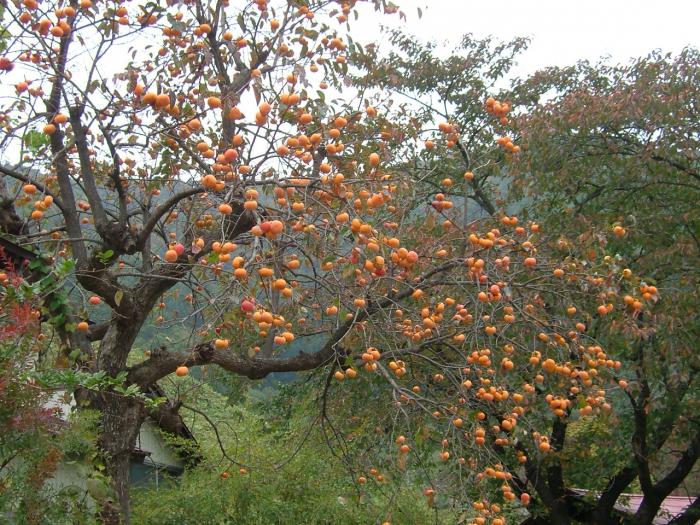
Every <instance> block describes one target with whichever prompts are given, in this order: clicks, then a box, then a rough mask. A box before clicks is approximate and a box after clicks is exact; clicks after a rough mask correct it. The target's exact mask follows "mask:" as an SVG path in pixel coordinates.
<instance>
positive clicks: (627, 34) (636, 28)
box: [354, 0, 700, 75]
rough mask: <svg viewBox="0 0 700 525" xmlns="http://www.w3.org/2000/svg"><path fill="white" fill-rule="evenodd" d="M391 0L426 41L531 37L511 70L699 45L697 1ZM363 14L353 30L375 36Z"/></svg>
mask: <svg viewBox="0 0 700 525" xmlns="http://www.w3.org/2000/svg"><path fill="white" fill-rule="evenodd" d="M394 1H395V3H397V4H398V5H399V6H400V7H401V9H402V10H403V11H404V12H405V13H406V16H407V18H408V20H407V22H406V23H405V24H404V23H402V24H401V25H403V26H404V28H405V29H406V30H407V31H408V32H409V33H413V34H416V35H420V36H421V37H422V38H424V39H426V40H428V39H431V40H437V41H438V42H440V41H444V40H449V41H453V42H454V41H456V40H457V39H458V38H459V37H460V35H462V34H464V33H469V32H471V33H473V34H475V35H476V36H487V35H494V36H496V37H498V38H499V39H502V40H507V39H510V38H512V37H515V36H529V37H531V38H532V44H531V46H530V48H529V50H528V51H527V52H526V53H525V54H524V55H523V56H522V57H521V58H520V60H519V67H518V70H517V74H518V75H523V74H528V73H531V72H533V71H535V70H536V69H539V68H541V67H544V66H549V65H559V66H562V65H568V64H572V63H574V62H576V61H577V60H579V59H583V58H586V59H590V60H593V61H595V60H596V59H598V58H600V57H601V56H605V55H610V56H611V58H612V59H613V60H614V61H616V62H627V61H628V60H629V59H630V58H631V57H638V56H642V55H646V54H648V53H649V52H650V51H651V50H653V49H657V48H658V49H662V50H663V51H670V52H674V53H675V52H678V51H680V50H681V49H682V48H683V47H685V46H687V45H693V46H695V47H700V29H698V21H700V0H665V1H659V0H498V1H497V2H485V1H483V0H479V1H475V0H394ZM418 7H420V8H421V9H422V10H423V18H422V19H419V18H418V16H417V8H418ZM377 18H378V17H374V19H375V20H377ZM387 18H391V19H393V21H394V23H396V22H398V18H397V17H382V22H385V21H386V19H387ZM368 21H369V17H362V18H360V22H362V23H361V24H355V26H354V29H358V26H360V25H362V26H363V27H362V31H361V32H362V33H365V32H366V33H365V34H367V35H368V36H369V35H371V34H372V33H374V38H377V32H376V31H373V30H372V29H371V28H370V26H369V25H368ZM380 38H381V37H380Z"/></svg>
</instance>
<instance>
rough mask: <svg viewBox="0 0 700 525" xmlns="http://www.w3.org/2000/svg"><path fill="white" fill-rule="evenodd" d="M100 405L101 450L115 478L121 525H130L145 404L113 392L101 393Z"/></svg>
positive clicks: (113, 481) (110, 472)
mask: <svg viewBox="0 0 700 525" xmlns="http://www.w3.org/2000/svg"><path fill="white" fill-rule="evenodd" d="M98 402H99V408H100V411H101V422H102V431H101V433H100V437H99V445H100V449H101V450H102V452H103V454H104V458H105V462H106V465H107V472H108V473H109V475H110V477H111V478H112V487H113V489H114V493H115V497H116V500H117V502H118V504H119V509H120V513H121V520H122V523H124V525H129V524H130V522H131V520H130V516H129V460H130V458H131V452H132V451H133V449H134V446H135V445H136V437H137V436H138V434H139V429H140V428H141V423H142V422H143V418H144V410H143V404H142V403H141V401H140V400H138V399H135V398H129V397H124V396H121V395H117V394H114V393H111V392H102V393H100V394H99V401H98ZM110 525H111V524H110Z"/></svg>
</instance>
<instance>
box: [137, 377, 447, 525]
mask: <svg viewBox="0 0 700 525" xmlns="http://www.w3.org/2000/svg"><path fill="white" fill-rule="evenodd" d="M173 388H175V390H179V391H180V392H181V394H182V400H183V403H184V405H185V407H184V408H183V410H182V412H183V415H184V416H185V419H186V422H187V423H188V425H189V426H190V428H191V429H192V430H193V432H194V434H195V436H196V438H197V440H198V442H199V444H200V446H201V449H202V451H203V452H204V454H205V460H204V462H203V464H201V465H200V466H198V467H196V468H195V469H193V470H189V471H187V472H186V473H185V474H184V475H183V477H182V479H181V480H180V481H179V483H178V484H177V485H174V486H171V487H169V488H165V489H164V488H161V489H160V490H155V489H151V490H145V491H141V492H139V493H138V494H135V504H134V523H136V524H155V525H158V524H164V525H165V524H170V523H175V522H177V523H183V524H189V523H191V524H195V523H212V524H224V523H226V524H228V523H235V524H237V525H239V524H240V525H245V524H251V525H253V524H259V523H270V524H272V523H279V524H296V523H308V524H323V523H347V524H366V523H380V522H383V521H385V520H389V521H392V522H395V523H407V524H410V523H426V522H429V521H430V522H435V511H434V510H431V509H429V508H428V507H427V505H426V504H425V499H424V498H420V499H418V498H416V495H417V494H419V493H420V490H421V489H420V488H419V487H417V486H414V485H412V484H410V483H406V482H405V481H404V480H402V479H400V478H396V479H392V480H389V481H387V482H384V483H377V482H375V481H373V480H370V481H369V482H368V484H367V485H356V484H355V483H354V480H353V475H352V473H351V472H349V471H348V470H347V464H345V463H344V461H343V460H342V459H341V458H339V457H336V454H338V453H339V452H338V450H336V445H335V444H332V443H330V444H329V443H328V442H326V439H325V437H324V435H323V432H322V430H321V428H320V426H319V425H318V419H317V416H318V413H317V411H318V406H317V404H316V402H315V400H314V396H313V395H312V391H313V389H311V388H309V384H308V383H304V382H294V383H289V384H288V385H287V386H285V387H283V388H282V390H281V392H280V393H278V394H277V395H274V396H272V397H271V398H268V399H267V400H266V401H264V402H258V403H256V402H253V401H248V402H247V403H245V404H244V405H237V406H235V405H229V404H228V403H227V401H226V398H225V397H224V396H222V395H219V394H217V393H215V392H214V391H212V390H211V388H209V387H208V386H207V385H205V384H203V383H199V382H198V381H196V380H192V379H187V380H185V381H182V382H181V383H180V384H179V385H177V386H175V385H171V386H170V387H169V389H170V390H171V391H172V389H173ZM188 406H192V407H193V408H196V409H197V410H201V411H203V412H205V413H206V414H207V415H208V417H209V418H210V419H211V421H212V422H214V423H215V424H216V426H217V428H218V430H219V433H220V435H219V437H220V439H221V444H222V445H223V448H224V450H225V451H226V454H227V456H228V459H227V458H224V457H222V452H221V448H220V446H219V443H218V440H217V437H216V434H215V433H214V431H213V428H212V427H211V425H210V424H209V423H208V422H207V421H206V420H204V418H203V417H202V416H201V415H200V414H198V413H194V412H192V411H188V410H187V408H186V407H188ZM329 445H330V448H329ZM231 460H234V461H235V463H233V462H232V461H231ZM240 468H244V469H245V473H241V472H239V469H240ZM224 472H226V473H227V474H226V475H227V476H228V477H226V478H223V477H222V473H224ZM448 516H452V518H451V519H452V521H451V520H450V519H449V518H448ZM443 519H444V520H445V521H442V520H443ZM440 520H441V521H439V522H440V523H443V522H444V523H452V522H454V521H453V520H454V516H453V515H451V514H450V513H449V512H445V511H442V512H440Z"/></svg>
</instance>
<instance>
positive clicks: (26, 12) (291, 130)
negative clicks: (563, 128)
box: [0, 0, 656, 525]
mask: <svg viewBox="0 0 700 525" xmlns="http://www.w3.org/2000/svg"><path fill="white" fill-rule="evenodd" d="M355 3H356V2H350V1H348V2H342V1H340V2H325V1H324V2H315V1H314V2H279V3H278V4H275V3H273V2H267V1H265V0H257V1H256V2H254V3H253V4H249V3H238V2H224V1H222V2H217V3H216V4H208V3H202V2H198V1H187V2H184V3H183V4H172V5H171V4H170V3H155V2H150V3H145V4H128V5H127V4H123V5H120V4H114V5H113V4H105V3H102V2H94V3H93V2H92V1H91V0H83V1H82V2H80V3H77V2H69V3H68V4H60V3H56V2H41V3H39V2H36V1H34V0H25V1H24V2H23V3H13V4H9V5H8V7H7V11H6V12H5V18H6V20H7V21H8V24H7V27H8V29H7V31H8V33H9V35H10V37H9V40H8V45H7V48H6V49H5V50H4V51H3V56H2V68H3V73H2V77H3V85H7V84H8V83H9V84H11V85H13V86H14V89H13V90H12V92H11V93H4V98H3V106H2V108H1V111H2V123H3V136H2V142H1V143H0V144H1V146H2V148H3V159H5V160H4V164H3V165H2V166H1V167H0V171H2V173H3V175H4V186H3V192H4V194H5V196H6V197H7V198H8V200H7V204H6V206H5V207H6V208H7V210H8V211H7V213H6V217H7V218H8V220H7V221H6V222H5V223H4V234H5V235H6V236H8V237H9V236H11V237H12V239H13V240H14V241H15V242H17V243H19V244H22V245H23V246H28V247H33V249H35V250H38V251H40V252H41V255H42V257H44V260H46V261H48V262H50V263H55V262H58V261H61V260H64V259H68V260H70V261H73V262H74V265H75V266H74V270H73V284H74V286H73V289H72V293H71V295H70V301H68V302H69V303H70V304H67V305H66V304H64V305H62V306H61V308H62V310H61V312H60V313H57V312H55V311H54V308H55V307H54V306H52V304H53V302H52V301H46V302H45V303H44V305H43V313H44V316H45V318H46V319H47V321H49V323H50V325H51V326H52V327H53V329H54V330H56V332H57V334H58V335H59V338H60V340H61V343H62V349H61V352H60V355H58V356H56V361H55V363H56V364H58V365H59V366H63V367H69V368H75V369H78V370H82V371H83V372H88V373H93V374H101V376H100V377H107V378H111V379H112V381H116V380H118V381H123V384H119V385H114V384H112V385H110V386H108V387H107V388H103V389H101V390H100V391H99V392H94V391H91V390H88V389H78V390H77V391H76V396H77V397H78V398H79V399H80V401H81V402H82V403H86V404H89V405H91V406H93V407H94V408H96V409H98V410H99V411H100V412H101V434H100V438H99V445H100V447H101V449H102V451H103V452H104V456H105V461H106V464H107V468H108V472H109V474H110V475H111V478H112V484H113V487H114V491H115V494H116V497H117V498H118V501H119V505H120V508H121V515H122V519H123V520H124V521H125V522H128V521H129V494H128V492H129V491H128V461H129V456H130V454H131V452H132V450H133V447H134V444H135V440H136V436H137V434H138V431H139V427H140V425H141V423H142V421H143V420H144V418H145V417H147V416H150V417H154V418H156V419H159V420H163V419H167V418H168V417H172V416H173V414H175V413H177V411H178V409H179V403H178V402H177V401H176V400H175V401H173V402H172V403H171V402H168V403H164V404H162V405H160V406H159V407H153V406H151V405H149V404H147V403H145V401H144V397H143V395H138V394H139V393H144V392H147V391H148V390H149V388H150V387H152V386H153V385H155V383H156V382H157V381H159V380H162V379H163V378H165V377H167V376H171V375H172V374H175V377H177V376H185V375H187V374H189V372H190V370H191V369H192V368H195V367H208V366H217V367H220V368H221V369H224V370H226V371H227V372H229V373H231V374H237V375H240V376H244V377H247V378H250V379H262V378H264V377H266V376H267V375H269V374H270V373H273V372H283V371H304V370H312V369H318V368H323V369H324V370H325V371H327V372H328V374H329V375H328V383H327V385H328V384H335V383H333V380H335V381H337V382H340V383H339V385H345V384H347V383H346V382H349V381H351V380H359V382H365V383H364V384H368V385H370V384H372V383H373V382H376V381H377V378H379V379H380V380H381V381H380V385H381V387H380V388H381V392H384V393H386V394H388V395H389V396H393V397H394V399H393V401H392V402H391V403H389V404H388V405H387V406H386V407H385V410H394V411H395V412H396V414H397V415H398V414H404V415H406V416H407V419H408V421H410V422H411V425H412V426H415V425H422V426H423V427H424V430H423V432H425V433H426V434H427V435H428V436H429V439H428V440H427V445H426V447H428V446H430V445H432V447H433V450H432V453H434V455H435V457H438V455H439V459H440V460H441V461H442V462H443V463H444V464H445V469H444V472H443V474H444V476H443V477H442V478H441V479H442V480H443V481H442V482H441V483H439V484H437V485H435V484H432V485H427V486H426V487H425V497H427V498H428V501H429V502H430V503H431V504H432V503H433V500H434V498H435V491H436V490H438V491H444V492H445V493H447V492H448V491H449V487H451V486H454V484H453V481H454V480H462V481H463V482H464V483H463V484H462V485H456V486H466V485H471V483H472V482H477V485H476V486H477V488H478V491H479V493H480V494H481V496H480V498H479V501H478V502H477V503H475V504H474V505H473V508H470V509H469V513H470V515H473V516H474V522H475V523H482V522H484V520H486V519H488V520H489V521H490V523H492V524H493V525H499V524H502V523H504V518H503V517H502V513H503V512H502V511H503V510H504V508H505V506H510V505H528V503H529V501H530V495H529V494H530V492H532V487H533V486H534V485H535V484H537V483H539V482H540V480H541V477H539V476H538V475H537V474H538V473H539V472H540V470H539V469H542V468H545V466H546V465H548V464H549V462H550V461H551V460H550V459H549V458H551V457H557V454H558V453H559V452H560V450H561V446H562V440H563V435H562V432H565V429H566V422H567V421H569V420H570V419H572V418H573V419H575V418H579V417H583V416H585V415H596V417H597V416H598V415H600V417H605V414H607V413H608V412H610V410H611V407H610V404H609V402H608V395H609V391H610V390H611V389H612V390H618V391H619V390H620V389H621V388H624V386H623V385H624V382H618V381H619V380H618V378H617V377H616V370H619V369H620V366H621V364H620V362H619V361H616V360H614V359H612V358H610V357H608V356H607V355H606V353H605V350H604V349H603V348H601V347H600V345H599V344H598V343H597V341H596V340H595V338H594V337H593V335H592V334H590V333H589V331H588V326H589V325H590V323H591V321H592V319H593V317H594V316H596V315H598V314H596V313H595V310H593V311H587V310H585V309H584V308H583V307H581V306H577V305H578V304H588V303H586V298H588V297H589V296H597V295H598V294H599V293H600V292H601V290H605V291H610V290H614V288H615V286H616V283H617V280H616V279H615V277H614V272H615V268H614V267H612V266H609V265H608V266H606V265H604V264H596V265H592V264H590V263H583V262H581V261H578V260H576V259H575V258H573V257H567V256H566V254H560V253H557V252H555V251H553V250H552V249H551V248H550V247H549V244H548V240H547V237H545V236H543V234H542V231H541V228H540V226H539V225H538V224H537V223H525V222H524V221H518V219H517V218H515V217H509V216H506V215H504V214H500V213H498V211H497V208H498V205H497V204H495V205H494V204H491V205H490V206H489V205H486V202H487V201H486V200H485V199H486V197H487V195H486V193H485V192H486V191H487V188H486V187H485V186H480V185H479V179H478V178H475V177H474V176H473V173H472V171H469V170H470V168H471V166H470V165H466V166H465V165H464V164H462V165H460V164H459V163H458V162H453V161H454V158H455V157H456V158H461V159H462V161H464V160H466V159H468V157H469V154H468V151H467V152H466V153H465V150H464V144H463V143H462V139H461V136H462V134H463V133H465V132H466V127H465V126H463V125H460V124H458V123H457V122H455V121H454V120H453V119H452V117H451V114H450V112H449V111H448V112H447V114H446V115H444V117H445V118H444V119H440V120H438V119H436V121H435V122H436V123H439V128H438V129H439V130H440V131H439V132H438V133H437V134H436V138H435V139H434V141H435V142H437V143H439V145H440V149H439V151H440V155H442V156H444V158H445V161H446V162H449V163H450V164H449V165H450V166H452V165H454V166H455V172H454V174H452V175H451V176H449V177H445V178H444V179H442V180H440V181H439V184H436V183H435V181H434V180H432V179H431V178H430V177H424V176H423V175H422V173H421V171H420V170H418V169H416V170H414V169H411V165H416V162H420V156H421V155H423V154H424V152H423V148H426V149H427V150H432V149H433V146H434V145H435V143H433V144H432V145H431V144H429V143H424V144H423V145H422V146H421V147H416V145H415V137H414V136H411V135H410V134H406V133H405V132H404V126H405V121H404V120H403V117H402V116H401V115H398V116H396V115H393V114H392V113H391V112H389V111H388V110H387V105H388V104H389V102H390V100H385V99H384V98H383V97H382V92H379V93H377V94H375V93H369V92H367V94H366V95H367V96H363V95H362V92H361V91H358V90H357V89H351V90H350V91H349V92H348V94H347V95H343V94H342V93H340V94H333V97H334V99H333V100H331V96H330V95H324V90H325V89H326V88H328V87H329V85H330V84H331V83H334V85H336V86H340V85H342V82H339V80H340V81H342V79H344V78H346V79H348V80H349V81H350V83H352V78H354V77H350V76H349V75H348V68H349V67H354V66H353V65H352V64H349V62H350V60H349V56H350V51H352V52H353V53H352V54H353V56H354V57H359V56H363V53H364V55H365V56H366V57H369V59H371V58H372V53H371V52H367V51H363V49H364V48H362V47H361V46H359V44H357V43H355V42H353V40H352V37H351V34H350V33H348V28H347V26H346V25H345V24H346V22H348V20H351V19H352V18H353V13H354V12H355V9H359V10H360V11H362V9H365V10H366V9H367V8H371V7H374V8H375V9H376V10H378V11H384V12H385V13H388V14H391V13H394V12H396V10H397V8H396V7H395V6H393V5H392V4H390V3H384V2H373V3H372V4H371V5H370V6H360V5H358V6H356V5H355ZM358 4H359V3H358ZM361 7H362V9H360V8H361ZM354 60H356V61H357V62H356V63H357V64H358V65H360V66H362V67H366V63H363V62H362V61H361V60H360V58H354ZM317 87H318V89H316V88H317ZM487 95H488V94H487V93H482V94H481V98H480V100H481V102H480V106H481V107H482V109H483V115H487V117H480V118H482V119H485V120H487V121H488V122H491V121H493V120H494V118H495V122H497V123H498V122H500V120H499V119H500V118H502V116H499V115H500V114H501V113H503V114H505V113H506V112H507V111H506V110H504V107H505V106H504V105H503V104H502V103H501V102H498V101H496V100H495V99H491V100H488V101H487ZM375 96H376V99H375V98H372V97H375ZM343 97H344V98H343ZM370 98H372V99H371V100H370ZM372 100H376V101H377V102H373V101H372ZM485 101H487V102H485ZM489 113H495V114H496V117H493V116H491V115H488V114H489ZM494 130H495V128H494ZM479 136H480V137H481V136H483V134H480V135H479ZM492 140H493V141H496V140H497V141H498V142H493V144H497V146H496V147H497V148H498V151H502V152H503V153H502V154H503V155H505V158H507V159H509V160H514V161H515V160H516V159H517V157H518V155H519V153H520V152H519V147H518V146H517V144H514V143H513V141H512V140H510V139H508V138H507V137H506V138H503V137H498V138H497V137H496V136H492ZM504 165H505V163H504ZM477 173H478V172H477ZM458 180H462V181H466V183H467V184H470V185H471V186H470V187H471V188H472V190H473V191H474V195H478V192H482V196H481V197H478V199H481V201H480V202H481V203H482V204H483V206H484V207H485V208H486V210H487V211H488V212H489V216H488V217H487V218H485V219H483V220H479V221H476V220H473V219H472V218H471V217H470V216H469V214H468V213H466V211H465V209H464V207H460V208H459V209H458V207H457V206H456V205H455V202H454V200H453V193H454V186H455V182H456V181H458ZM426 196H428V197H429V198H426ZM461 196H462V197H463V199H466V198H469V197H468V195H467V194H466V193H463V194H461ZM23 221H26V225H25V224H23ZM17 224H20V225H21V227H20V228H18V229H17V228H15V229H13V228H12V227H13V225H14V226H16V225H17ZM649 293H650V294H651V295H650V299H649V300H654V299H655V298H656V295H655V294H654V293H651V292H649ZM605 304H606V305H607V303H605ZM600 306H603V308H604V309H605V310H606V312H607V308H608V307H607V306H605V305H600ZM601 315H602V314H601ZM150 324H155V326H156V327H160V330H162V331H168V330H169V328H171V327H175V326H179V327H181V326H186V327H188V328H189V335H188V337H187V338H184V339H182V340H173V341H172V343H171V344H170V345H169V346H168V347H167V348H153V349H151V350H150V352H148V355H146V356H142V355H136V352H134V350H135V342H136V341H137V338H138V336H139V333H140V332H142V331H143V330H144V327H146V326H148V325H150ZM47 329H48V328H47ZM312 335H313V336H315V337H319V336H322V337H323V338H324V342H323V344H321V345H320V347H318V348H314V349H309V350H308V351H302V352H299V353H295V354H289V353H287V352H285V348H286V347H287V345H289V343H291V342H292V341H294V340H297V341H298V340H302V341H303V340H304V339H303V338H305V337H310V336H312ZM334 391H335V390H334ZM329 393H331V391H330V390H327V392H326V394H329ZM412 426H411V428H412ZM397 428H398V427H397ZM436 436H437V437H439V438H438V439H435V437H436ZM396 440H397V444H396V445H392V446H396V447H397V450H398V452H399V453H400V454H401V455H402V456H401V458H402V459H401V462H405V461H411V460H412V458H413V456H412V455H411V448H412V441H411V438H410V437H406V436H403V437H401V436H396ZM416 456H417V455H416ZM251 468H254V467H251ZM356 468H357V469H363V468H365V465H364V464H363V463H358V465H357V466H356ZM522 468H524V469H525V471H524V472H523V471H522ZM367 472H368V474H367V475H372V476H374V479H375V481H377V482H381V481H382V474H381V472H380V471H379V470H376V469H375V468H374V467H371V468H368V470H367ZM552 472H553V473H552V476H556V471H552ZM367 475H364V474H363V475H360V476H359V477H358V478H357V481H358V483H362V481H361V480H363V481H367ZM555 481H556V480H555ZM466 482H468V483H466ZM535 489H536V490H538V491H539V489H538V488H537V487H536V486H535ZM552 490H554V489H552ZM561 490H563V487H561ZM538 495H539V496H540V497H542V498H543V499H544V500H545V504H546V505H547V506H548V508H550V510H551V512H552V516H555V518H554V519H555V520H558V521H556V522H558V523H563V522H564V521H562V520H563V519H564V518H563V517H562V516H563V515H564V510H563V508H562V505H564V503H563V501H562V500H561V494H560V493H558V492H554V493H549V495H548V493H547V492H544V491H543V492H542V493H540V492H538ZM547 498H549V499H547ZM470 506H471V505H470Z"/></svg>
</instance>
